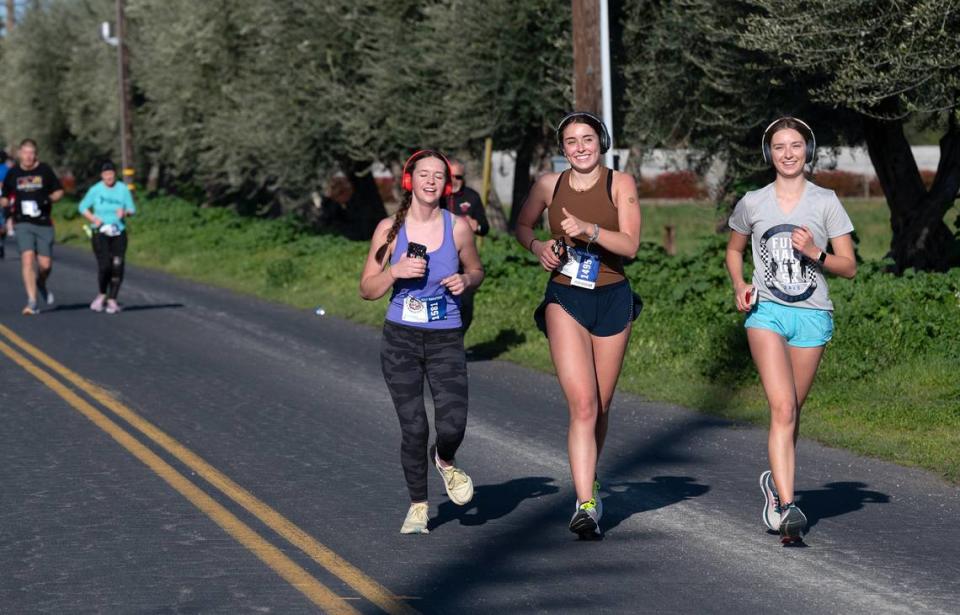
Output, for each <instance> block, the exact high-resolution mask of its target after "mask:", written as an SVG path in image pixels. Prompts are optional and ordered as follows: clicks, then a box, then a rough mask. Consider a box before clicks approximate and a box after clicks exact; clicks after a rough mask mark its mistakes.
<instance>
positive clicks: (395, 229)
mask: <svg viewBox="0 0 960 615" xmlns="http://www.w3.org/2000/svg"><path fill="white" fill-rule="evenodd" d="M412 202H413V193H412V192H405V193H404V194H403V198H402V199H400V207H398V208H397V213H395V214H393V226H391V227H390V232H388V233H387V241H386V243H384V244H383V245H382V246H380V249H378V250H377V262H378V263H382V262H383V257H384V255H385V254H386V253H387V246H389V245H390V244H391V243H392V242H393V240H394V239H396V238H397V233H399V232H400V227H402V226H403V221H404V220H405V219H406V217H407V212H408V211H409V210H410V203H412Z"/></svg>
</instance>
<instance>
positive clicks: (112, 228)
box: [100, 224, 121, 237]
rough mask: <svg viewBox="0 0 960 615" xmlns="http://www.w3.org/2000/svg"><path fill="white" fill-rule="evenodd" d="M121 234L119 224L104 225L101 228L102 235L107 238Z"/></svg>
mask: <svg viewBox="0 0 960 615" xmlns="http://www.w3.org/2000/svg"><path fill="white" fill-rule="evenodd" d="M120 233H121V230H120V225H119V224H104V225H102V226H101V227H100V234H101V235H106V236H107V237H117V236H118V235H120Z"/></svg>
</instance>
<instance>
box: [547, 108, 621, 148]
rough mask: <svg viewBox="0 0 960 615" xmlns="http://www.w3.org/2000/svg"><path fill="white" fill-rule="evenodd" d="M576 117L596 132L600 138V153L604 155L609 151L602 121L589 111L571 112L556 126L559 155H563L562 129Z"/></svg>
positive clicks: (607, 135)
mask: <svg viewBox="0 0 960 615" xmlns="http://www.w3.org/2000/svg"><path fill="white" fill-rule="evenodd" d="M578 117H580V118H584V119H586V120H587V122H586V123H587V124H589V125H590V126H592V127H593V129H594V130H596V131H597V135H599V137H600V153H601V154H606V153H607V150H608V149H610V133H609V132H607V125H606V124H604V123H603V120H601V119H600V118H599V117H597V116H596V115H594V114H592V113H590V112H589V111H573V112H571V113H568V114H566V115H565V116H563V119H562V120H560V123H559V124H557V149H559V150H560V154H561V155H562V154H563V129H564V128H566V127H567V124H569V123H570V122H571V121H572V120H574V119H576V118H578Z"/></svg>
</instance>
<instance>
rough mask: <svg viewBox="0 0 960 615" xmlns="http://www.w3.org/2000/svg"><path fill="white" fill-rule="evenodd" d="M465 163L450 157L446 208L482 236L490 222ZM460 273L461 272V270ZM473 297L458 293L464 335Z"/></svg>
mask: <svg viewBox="0 0 960 615" xmlns="http://www.w3.org/2000/svg"><path fill="white" fill-rule="evenodd" d="M466 169H467V167H466V165H465V164H464V163H463V161H461V160H458V159H457V158H451V159H450V171H451V174H452V175H451V177H452V178H453V180H452V185H453V194H451V195H450V196H448V197H447V209H448V210H450V212H451V213H453V214H456V215H458V216H462V217H463V219H464V220H465V221H466V222H467V224H469V225H470V228H471V229H473V234H474V235H476V236H478V237H484V236H486V234H487V233H489V232H490V223H489V222H487V213H486V211H485V210H484V208H483V199H481V198H480V195H479V194H478V193H477V191H476V190H474V189H473V188H470V187H469V186H467V184H466V182H465V181H464V178H465V176H466ZM461 273H463V272H462V271H461ZM473 299H474V292H473V291H472V290H469V291H467V292H465V293H463V294H462V295H460V319H461V320H462V321H463V334H464V336H466V334H467V329H469V328H470V324H471V323H472V322H473Z"/></svg>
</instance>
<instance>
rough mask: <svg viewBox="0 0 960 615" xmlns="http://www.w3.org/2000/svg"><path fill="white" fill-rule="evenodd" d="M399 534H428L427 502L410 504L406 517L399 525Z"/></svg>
mask: <svg viewBox="0 0 960 615" xmlns="http://www.w3.org/2000/svg"><path fill="white" fill-rule="evenodd" d="M400 533H401V534H429V533H430V530H428V529H427V503H426V502H415V503H413V504H411V505H410V510H408V511H407V517H406V519H404V520H403V525H401V526H400Z"/></svg>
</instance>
